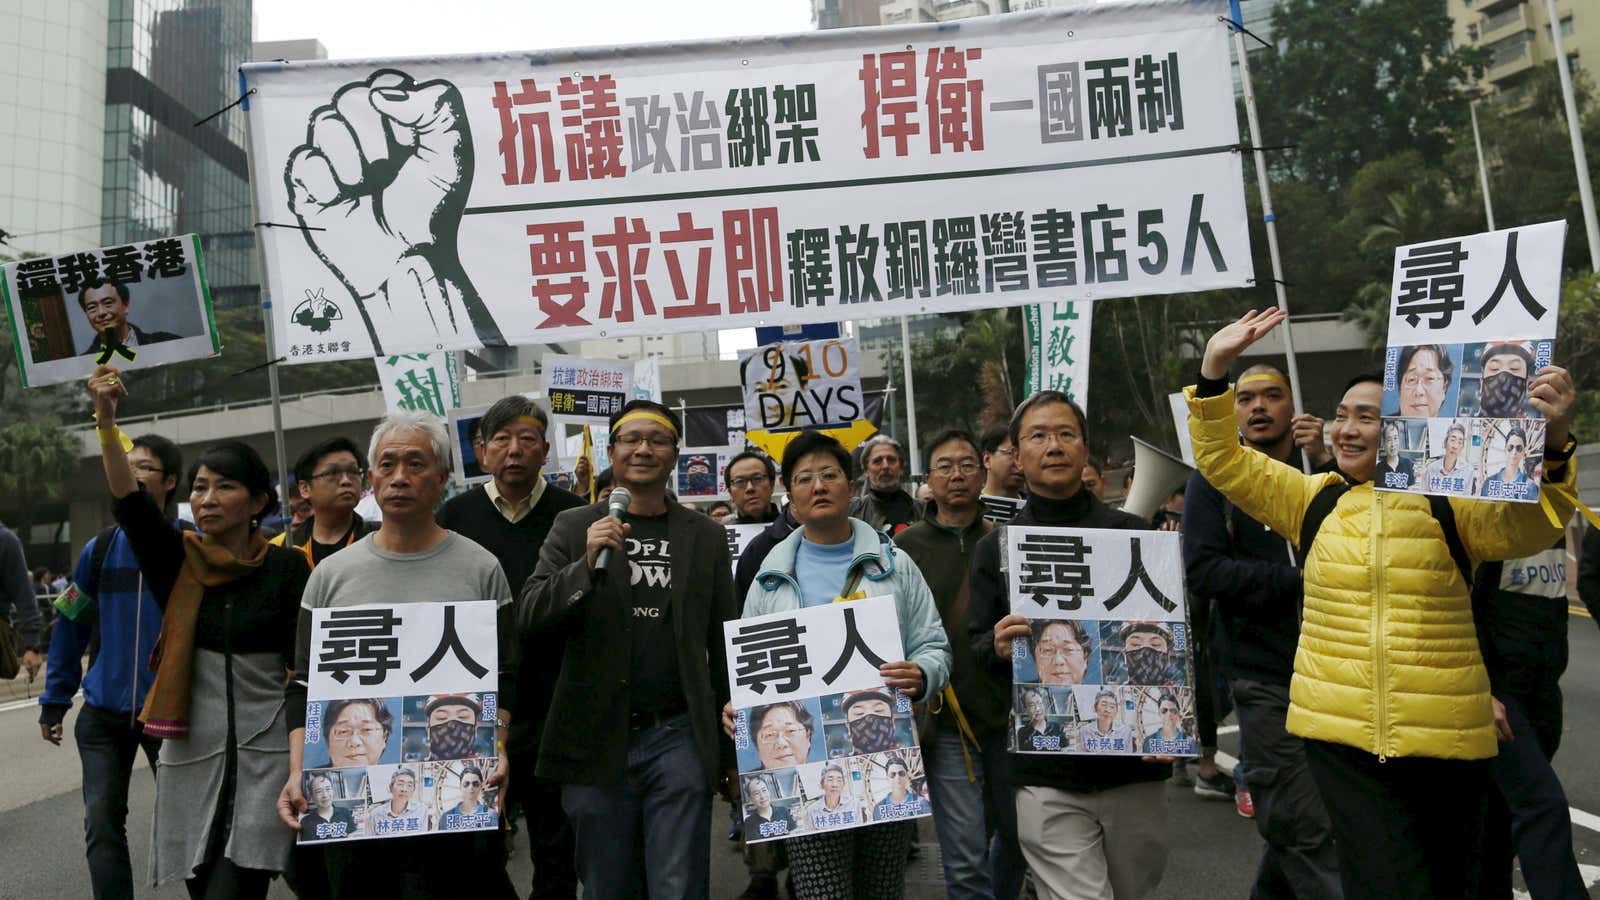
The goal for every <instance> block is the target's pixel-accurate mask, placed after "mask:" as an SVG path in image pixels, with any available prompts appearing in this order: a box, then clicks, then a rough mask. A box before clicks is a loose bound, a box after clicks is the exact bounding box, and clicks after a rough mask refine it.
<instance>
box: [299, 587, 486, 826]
mask: <svg viewBox="0 0 1600 900" xmlns="http://www.w3.org/2000/svg"><path fill="white" fill-rule="evenodd" d="M495 612H496V610H495V605H494V604H493V603H483V602H477V603H408V604H401V605H396V606H355V607H338V608H332V609H316V610H313V611H312V625H311V667H310V673H309V677H308V679H307V698H308V699H307V702H306V728H305V744H304V756H303V759H304V770H303V771H304V774H303V775H302V783H301V791H302V792H303V793H304V795H305V799H306V804H307V810H306V812H305V813H304V814H302V815H301V817H300V837H299V840H300V843H318V842H326V841H344V840H366V839H376V838H391V837H403V836H407V835H418V834H436V833H440V832H450V831H492V830H495V829H498V828H499V827H500V815H499V813H498V811H497V810H496V805H497V802H498V799H499V796H498V795H499V791H500V787H499V785H491V784H490V783H489V778H490V776H491V775H492V774H493V773H494V771H495V769H496V767H497V765H498V763H499V760H498V757H497V755H496V748H495V718H496V702H497V697H498V694H497V690H498V680H499V676H498V672H499V648H498V645H497V644H496V630H495V629H496V625H495Z"/></svg>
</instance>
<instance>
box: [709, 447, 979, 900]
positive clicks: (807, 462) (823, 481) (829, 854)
mask: <svg viewBox="0 0 1600 900" xmlns="http://www.w3.org/2000/svg"><path fill="white" fill-rule="evenodd" d="M850 468H851V465H850V453H849V451H847V450H845V449H844V447H843V446H842V445H841V444H840V443H839V442H838V441H837V440H835V439H833V438H832V437H829V436H828V435H825V434H821V433H818V432H814V431H807V432H805V433H803V434H801V435H800V436H799V437H797V438H795V439H794V440H793V441H790V442H789V445H788V446H787V447H786V448H784V453H783V466H782V471H783V482H784V486H785V487H786V488H788V490H789V497H790V503H791V504H793V506H794V511H795V517H796V518H798V519H799V520H800V521H802V522H804V523H805V525H804V527H803V528H801V529H799V530H797V531H795V532H793V533H792V534H790V535H789V537H788V538H786V539H784V541H783V542H782V543H780V544H778V545H777V546H776V547H774V548H773V549H772V551H771V552H770V553H768V554H767V558H766V560H765V561H764V562H763V563H762V566H761V572H760V573H759V574H758V575H757V576H756V580H755V583H754V584H753V585H751V587H750V594H749V596H748V597H747V598H746V599H745V607H744V615H745V616H747V617H749V616H761V615H766V614H768V613H774V612H783V611H789V610H796V609H801V608H803V607H809V606H821V605H824V604H827V603H834V602H846V601H853V600H858V599H866V598H868V597H877V596H883V595H892V596H893V597H894V598H895V607H896V610H897V613H898V618H899V623H900V642H901V645H902V646H903V647H904V648H905V653H906V656H908V657H909V659H906V660H898V661H895V662H887V663H884V664H883V665H882V666H880V667H879V670H878V671H879V674H880V675H881V676H882V677H883V683H884V685H885V686H887V687H890V688H895V689H897V690H898V691H899V692H900V694H901V695H902V696H905V697H909V698H911V699H912V700H921V699H923V698H925V697H930V696H933V695H934V694H937V693H938V692H939V691H941V690H943V689H944V686H945V684H946V683H948V681H949V677H950V642H949V640H948V639H947V638H946V637H945V633H944V626H943V625H942V624H941V623H940V621H939V613H938V610H937V608H936V607H935V606H934V602H933V595H932V593H931V592H929V590H928V585H927V582H925V581H924V580H923V578H922V573H921V572H920V571H918V570H917V566H916V563H913V562H912V561H911V558H910V557H909V556H907V555H906V554H905V552H904V551H903V550H900V549H899V548H897V547H895V546H894V544H892V543H890V542H889V539H888V538H886V537H884V536H883V535H881V534H879V533H878V532H877V531H876V530H875V529H873V527H872V526H871V525H868V524H867V523H865V522H862V521H860V520H857V519H852V518H850V514H849V509H850V477H851V471H850ZM722 726H723V729H724V730H725V731H727V732H728V734H729V736H730V737H731V736H732V735H733V707H732V705H731V704H730V705H728V706H726V707H724V708H723V713H722ZM833 771H837V772H840V773H842V770H839V769H836V768H835V769H834V770H833ZM833 771H830V772H827V773H825V775H824V790H825V791H826V790H827V788H828V781H827V779H828V777H829V776H830V775H832V774H833ZM838 782H839V784H838V785H837V787H838V788H839V790H846V789H848V784H847V783H846V781H845V779H844V778H842V777H841V778H839V779H838ZM825 799H826V798H825ZM910 842H911V831H910V829H908V828H907V827H906V826H905V824H904V823H903V822H884V823H879V824H873V825H868V826H865V827H861V828H854V829H850V830H844V831H833V832H828V833H823V834H805V835H802V836H799V837H795V838H791V839H790V840H789V841H788V843H787V847H788V850H789V872H790V875H791V877H792V878H793V884H794V896H795V897H796V898H797V900H810V898H833V897H857V898H872V897H898V896H900V893H901V891H902V888H903V885H904V878H905V866H906V853H907V851H908V850H909V845H910Z"/></svg>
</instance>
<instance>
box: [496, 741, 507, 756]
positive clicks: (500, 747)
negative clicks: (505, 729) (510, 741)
mask: <svg viewBox="0 0 1600 900" xmlns="http://www.w3.org/2000/svg"><path fill="white" fill-rule="evenodd" d="M494 752H495V753H496V754H498V755H500V756H504V755H505V753H506V742H505V741H495V742H494Z"/></svg>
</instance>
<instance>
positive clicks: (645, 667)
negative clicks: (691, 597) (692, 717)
mask: <svg viewBox="0 0 1600 900" xmlns="http://www.w3.org/2000/svg"><path fill="white" fill-rule="evenodd" d="M623 521H624V522H626V523H627V524H628V525H630V526H632V532H631V533H630V534H629V535H628V537H627V538H626V540H625V541H624V542H623V543H624V546H625V549H626V550H627V551H628V588H629V590H630V592H631V593H632V596H633V609H632V610H631V611H630V612H631V614H632V622H633V628H632V629H631V630H630V632H629V635H630V639H629V642H628V643H629V653H628V656H629V672H628V711H629V712H632V713H673V712H677V711H679V710H681V709H683V707H684V699H683V686H682V684H683V682H682V677H681V676H680V674H679V672H678V651H677V646H678V644H677V641H675V640H673V637H672V622H671V621H670V620H669V619H668V616H669V615H670V613H671V610H670V609H669V607H668V600H669V599H670V598H671V596H672V553H671V549H672V544H671V538H669V537H668V536H667V517H666V516H665V515H661V516H636V515H633V514H631V513H628V514H625V515H624V516H623Z"/></svg>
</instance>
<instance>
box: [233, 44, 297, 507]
mask: <svg viewBox="0 0 1600 900" xmlns="http://www.w3.org/2000/svg"><path fill="white" fill-rule="evenodd" d="M239 94H240V100H241V102H240V104H239V106H240V108H241V109H243V110H244V111H245V117H244V149H245V171H247V172H249V173H250V176H251V177H250V221H251V222H252V223H254V224H252V225H251V226H250V228H251V230H252V231H253V232H254V233H253V234H252V237H254V238H255V242H256V275H257V276H258V277H259V279H260V281H261V328H262V331H263V332H264V333H265V336H266V339H267V360H268V362H267V391H268V393H269V394H270V396H271V398H272V450H273V453H274V454H275V455H276V457H277V459H276V460H274V461H275V462H276V463H277V464H278V501H279V503H280V504H285V505H286V504H287V503H288V501H289V499H290V498H289V497H287V496H286V494H287V493H288V490H289V455H288V453H287V452H285V451H284V442H283V396H282V394H281V393H280V392H279V390H278V363H277V359H278V338H277V335H275V334H273V332H272V295H271V294H270V293H269V292H268V291H267V253H266V248H265V247H263V246H262V244H261V230H260V229H261V225H260V222H261V206H260V201H259V197H258V195H257V193H256V186H255V174H256V167H255V150H254V144H253V142H252V141H251V134H250V132H251V124H250V96H249V94H247V93H245V80H244V72H240V73H239ZM283 512H284V506H280V507H279V513H280V514H281V513H283Z"/></svg>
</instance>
